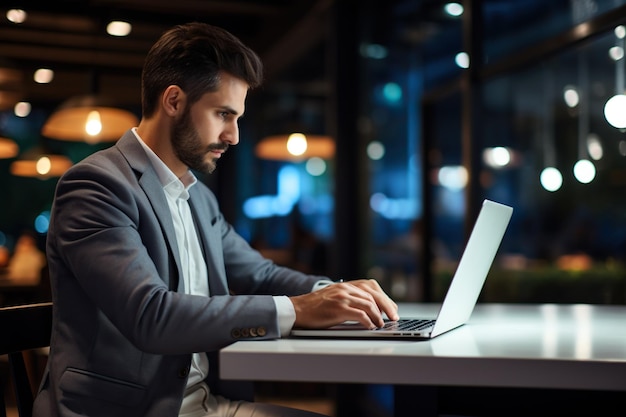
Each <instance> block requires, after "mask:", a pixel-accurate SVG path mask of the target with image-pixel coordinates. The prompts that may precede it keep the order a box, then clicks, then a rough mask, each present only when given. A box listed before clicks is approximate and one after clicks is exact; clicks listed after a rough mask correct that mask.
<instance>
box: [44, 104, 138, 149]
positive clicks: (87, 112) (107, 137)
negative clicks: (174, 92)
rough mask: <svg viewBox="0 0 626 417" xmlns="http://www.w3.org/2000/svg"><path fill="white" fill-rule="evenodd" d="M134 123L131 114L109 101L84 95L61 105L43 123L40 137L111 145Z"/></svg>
mask: <svg viewBox="0 0 626 417" xmlns="http://www.w3.org/2000/svg"><path fill="white" fill-rule="evenodd" d="M138 123H139V119H138V118H137V116H135V114H133V113H132V112H130V111H128V110H124V109H121V108H117V107H115V106H114V104H113V102H112V100H111V99H108V98H106V97H103V96H98V95H84V96H77V97H72V98H70V99H68V100H67V101H65V102H64V103H63V104H61V106H59V108H58V109H57V110H56V111H55V112H54V113H53V114H52V115H51V116H50V117H49V118H48V120H46V122H45V123H44V126H43V128H42V130H41V134H42V135H43V136H46V137H48V138H52V139H58V140H64V141H74V142H87V143H100V142H112V141H116V140H118V139H119V138H120V137H121V136H122V135H123V134H124V132H126V130H128V129H130V128H131V127H134V126H137V124H138Z"/></svg>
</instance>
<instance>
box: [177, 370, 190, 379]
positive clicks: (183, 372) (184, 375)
mask: <svg viewBox="0 0 626 417" xmlns="http://www.w3.org/2000/svg"><path fill="white" fill-rule="evenodd" d="M187 375H189V368H182V369H181V370H180V371H178V377H179V378H181V379H182V378H187Z"/></svg>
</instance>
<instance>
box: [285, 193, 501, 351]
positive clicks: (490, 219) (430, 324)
mask: <svg viewBox="0 0 626 417" xmlns="http://www.w3.org/2000/svg"><path fill="white" fill-rule="evenodd" d="M512 214H513V208H512V207H509V206H507V205H504V204H501V203H497V202H495V201H491V200H484V201H483V205H482V207H481V209H480V213H478V217H477V219H476V222H475V223H474V227H473V229H472V232H471V234H470V237H469V239H468V241H467V244H466V246H465V250H464V251H463V254H462V255H461V260H460V261H459V264H458V266H457V269H456V271H455V273H454V276H453V277H452V281H451V282H450V286H449V287H448V291H447V292H446V296H445V298H444V300H443V303H442V304H441V307H440V308H439V313H438V314H437V317H436V318H432V317H430V318H417V317H401V318H400V320H398V321H391V320H386V322H385V326H384V327H381V328H378V329H373V330H370V329H366V328H365V327H363V326H362V325H361V324H359V323H358V322H345V323H342V324H340V325H337V326H333V327H330V328H328V329H293V330H292V331H291V336H294V337H321V338H357V339H376V338H384V339H398V338H400V339H403V338H406V339H412V340H416V339H417V340H419V339H432V338H434V337H437V336H439V335H441V334H443V333H446V332H448V331H450V330H452V329H456V328H457V327H460V326H462V325H464V324H465V323H466V322H467V320H468V319H469V318H470V316H471V314H472V311H473V310H474V306H475V305H476V301H477V300H478V296H479V295H480V291H481V290H482V288H483V284H484V283H485V280H486V278H487V274H488V273H489V269H490V268H491V264H492V263H493V260H494V258H495V256H496V253H497V251H498V248H499V247H500V243H501V242H502V237H503V236H504V232H505V231H506V228H507V226H508V224H509V220H510V219H511V215H512Z"/></svg>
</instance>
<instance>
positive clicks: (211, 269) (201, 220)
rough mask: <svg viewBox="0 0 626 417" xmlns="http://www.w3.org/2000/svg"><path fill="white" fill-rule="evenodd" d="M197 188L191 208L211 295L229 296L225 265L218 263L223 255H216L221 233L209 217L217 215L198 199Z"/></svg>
mask: <svg viewBox="0 0 626 417" xmlns="http://www.w3.org/2000/svg"><path fill="white" fill-rule="evenodd" d="M197 186H198V185H197V184H196V185H195V186H194V187H191V190H190V195H189V207H190V208H191V214H192V216H193V221H194V224H195V226H196V230H197V232H198V235H199V240H200V242H201V245H202V251H203V253H204V259H205V260H206V265H207V269H208V273H209V293H210V294H211V295H226V294H228V289H227V284H226V282H225V281H224V277H225V276H226V273H225V271H224V269H223V267H220V266H219V265H223V264H222V263H218V262H217V261H216V259H217V256H220V255H221V254H216V253H215V250H216V248H221V242H220V241H221V236H220V231H219V229H218V228H217V227H215V225H214V219H213V218H208V216H211V215H215V213H212V211H211V210H210V209H209V206H208V205H207V204H206V203H205V201H204V199H202V198H200V197H198V193H197V192H195V191H196V190H194V189H195V188H196V187H197ZM205 219H206V220H205ZM216 240H217V241H216ZM212 242H213V243H212Z"/></svg>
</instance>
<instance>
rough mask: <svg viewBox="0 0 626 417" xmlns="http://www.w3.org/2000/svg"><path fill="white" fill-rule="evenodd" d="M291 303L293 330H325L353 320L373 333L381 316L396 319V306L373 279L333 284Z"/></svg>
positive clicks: (381, 323) (295, 299)
mask: <svg viewBox="0 0 626 417" xmlns="http://www.w3.org/2000/svg"><path fill="white" fill-rule="evenodd" d="M290 299H291V302H292V303H293V306H294V309H295V312H296V321H295V323H294V327H300V328H327V327H331V326H334V325H336V324H340V323H343V322H344V321H347V320H352V321H357V322H359V323H361V324H362V325H363V326H365V327H366V328H368V329H374V328H377V327H382V326H383V325H384V321H383V314H386V315H387V317H388V318H389V319H391V320H397V319H398V306H397V305H396V303H395V302H393V300H391V299H390V298H389V296H387V294H385V292H384V291H383V290H382V288H381V287H380V285H379V284H378V282H376V280H373V279H359V280H354V281H348V282H341V283H336V284H332V285H329V286H327V287H325V288H322V289H321V290H318V291H314V292H311V293H308V294H304V295H298V296H294V297H290Z"/></svg>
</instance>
